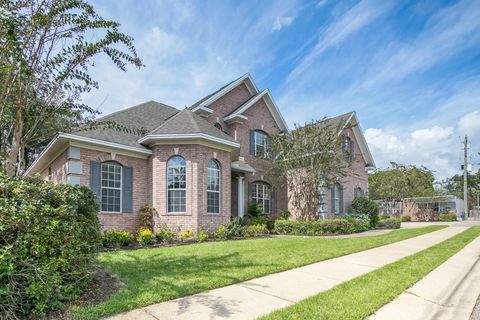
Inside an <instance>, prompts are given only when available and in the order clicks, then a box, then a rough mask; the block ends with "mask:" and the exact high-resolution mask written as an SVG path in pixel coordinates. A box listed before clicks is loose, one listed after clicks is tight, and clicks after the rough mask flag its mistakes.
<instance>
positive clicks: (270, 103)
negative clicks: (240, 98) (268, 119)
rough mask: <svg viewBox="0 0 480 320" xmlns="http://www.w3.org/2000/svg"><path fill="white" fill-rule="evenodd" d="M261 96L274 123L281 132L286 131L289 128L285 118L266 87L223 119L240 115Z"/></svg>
mask: <svg viewBox="0 0 480 320" xmlns="http://www.w3.org/2000/svg"><path fill="white" fill-rule="evenodd" d="M262 98H263V101H265V104H266V105H267V108H268V110H269V111H270V114H271V115H272V117H273V120H275V123H276V124H277V126H278V127H279V128H280V130H281V131H282V132H288V131H289V129H288V126H287V123H286V122H285V119H284V118H283V116H282V114H281V113H280V110H279V109H278V106H277V104H276V103H275V101H274V100H273V97H272V95H271V93H270V90H268V89H265V90H263V91H262V92H260V93H259V94H258V95H257V96H256V97H255V98H253V99H250V100H249V101H247V102H246V103H245V104H243V105H242V106H241V107H240V108H238V109H237V111H235V112H234V113H232V114H231V115H229V116H228V117H225V118H223V121H227V120H229V119H231V118H234V117H238V116H240V115H241V114H242V113H243V112H245V111H247V110H248V109H249V108H250V107H251V106H253V105H254V104H255V103H256V102H258V101H259V100H260V99H262Z"/></svg>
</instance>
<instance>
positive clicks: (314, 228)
mask: <svg viewBox="0 0 480 320" xmlns="http://www.w3.org/2000/svg"><path fill="white" fill-rule="evenodd" d="M366 230H368V228H367V227H366V226H365V224H364V223H363V222H362V221H360V220H358V219H349V220H347V219H328V220H316V221H290V220H277V221H275V232H276V233H278V234H291V235H310V236H314V235H315V236H320V235H335V234H350V233H357V232H363V231H366Z"/></svg>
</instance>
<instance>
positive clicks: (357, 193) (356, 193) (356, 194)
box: [353, 187, 364, 198]
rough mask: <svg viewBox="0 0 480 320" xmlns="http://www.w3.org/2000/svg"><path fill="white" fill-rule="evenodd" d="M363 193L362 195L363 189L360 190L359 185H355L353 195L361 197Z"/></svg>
mask: <svg viewBox="0 0 480 320" xmlns="http://www.w3.org/2000/svg"><path fill="white" fill-rule="evenodd" d="M363 195H364V194H363V190H362V188H360V187H356V188H355V190H354V191H353V196H354V197H355V198H358V197H363Z"/></svg>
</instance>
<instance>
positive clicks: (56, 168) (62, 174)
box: [40, 149, 68, 184]
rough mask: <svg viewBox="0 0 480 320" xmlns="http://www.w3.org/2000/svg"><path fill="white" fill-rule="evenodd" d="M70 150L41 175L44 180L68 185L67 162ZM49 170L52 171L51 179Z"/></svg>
mask: <svg viewBox="0 0 480 320" xmlns="http://www.w3.org/2000/svg"><path fill="white" fill-rule="evenodd" d="M67 154H68V149H67V150H65V151H64V152H63V153H62V154H61V155H59V156H58V157H57V158H56V159H55V160H53V161H52V163H51V164H50V165H49V166H48V167H47V168H45V170H43V171H42V172H41V173H40V176H41V177H42V178H44V179H48V180H50V181H52V182H53V183H58V184H65V183H67V161H68V156H67ZM48 168H50V169H51V176H50V177H49V174H48Z"/></svg>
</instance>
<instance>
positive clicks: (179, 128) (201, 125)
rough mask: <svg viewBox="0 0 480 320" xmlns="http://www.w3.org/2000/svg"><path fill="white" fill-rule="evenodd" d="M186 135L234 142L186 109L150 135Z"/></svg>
mask: <svg viewBox="0 0 480 320" xmlns="http://www.w3.org/2000/svg"><path fill="white" fill-rule="evenodd" d="M172 133H173V134H187V133H204V134H208V135H210V136H214V137H216V138H220V139H224V140H228V141H232V142H235V140H234V139H233V138H232V137H230V136H229V135H228V134H226V133H224V132H223V131H222V130H220V129H218V128H216V127H215V126H214V125H213V124H212V123H210V122H208V121H207V120H205V119H204V118H202V117H200V116H199V115H196V114H195V113H193V112H192V110H190V109H188V108H186V109H183V110H182V111H180V112H179V113H177V114H176V115H174V116H173V117H171V118H170V119H168V120H167V121H165V122H164V123H163V124H161V125H160V126H159V127H157V128H156V129H154V130H152V131H151V132H150V134H172Z"/></svg>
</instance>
